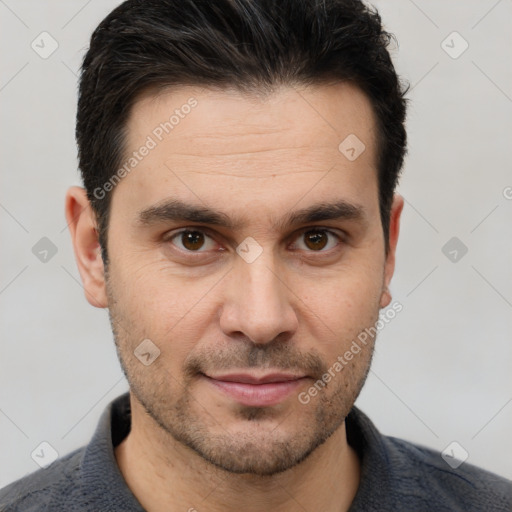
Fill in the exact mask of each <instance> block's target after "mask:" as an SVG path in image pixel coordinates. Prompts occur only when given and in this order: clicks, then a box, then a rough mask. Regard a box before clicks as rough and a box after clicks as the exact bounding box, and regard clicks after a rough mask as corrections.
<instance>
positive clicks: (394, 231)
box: [380, 194, 404, 308]
mask: <svg viewBox="0 0 512 512" xmlns="http://www.w3.org/2000/svg"><path fill="white" fill-rule="evenodd" d="M403 208H404V198H403V197H402V196H401V195H399V194H395V195H394V197H393V203H392V205H391V213H390V219H389V251H388V255H387V256H386V263H385V267H384V288H383V291H382V295H381V297H380V307H381V308H385V307H387V306H389V304H390V302H391V293H390V291H389V284H390V283H391V278H392V277H393V273H394V272H395V255H396V246H397V243H398V233H399V231H400V216H401V214H402V210H403Z"/></svg>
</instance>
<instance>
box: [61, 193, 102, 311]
mask: <svg viewBox="0 0 512 512" xmlns="http://www.w3.org/2000/svg"><path fill="white" fill-rule="evenodd" d="M66 220H67V222H68V227H69V232H70V233H71V240H72V242H73V250H74V252H75V259H76V263H77V266H78V271H79V272H80V276H81V278H82V283H83V286H84V290H85V298H86V299H87V301H88V302H89V304H91V305H92V306H94V307H97V308H106V307H107V304H108V301H107V292H106V286H105V273H104V270H105V269H104V266H103V260H102V259H101V247H100V244H99V241H98V231H97V229H96V215H95V214H94V211H93V209H92V207H91V204H90V202H89V199H88V198H87V193H86V191H85V189H83V188H81V187H71V188H70V189H69V190H68V191H67V193H66Z"/></svg>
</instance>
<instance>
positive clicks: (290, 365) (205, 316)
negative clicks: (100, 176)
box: [66, 84, 403, 512]
mask: <svg viewBox="0 0 512 512" xmlns="http://www.w3.org/2000/svg"><path fill="white" fill-rule="evenodd" d="M191 97H193V98H194V99H195V100H197V106H196V107H195V108H194V109H192V110H191V111H190V113H189V114H187V115H186V116H183V118H180V121H179V123H178V124H177V125H176V126H174V128H173V129H172V131H171V132H170V133H169V134H165V136H164V137H163V138H162V140H161V141H157V144H156V147H154V148H153V149H151V151H150V152H149V154H148V155H147V156H145V157H144V158H143V159H142V160H141V161H140V162H139V163H138V164H137V166H136V168H134V169H133V170H132V171H131V172H130V173H129V174H127V175H126V176H125V177H123V179H122V180H121V181H120V182H119V184H117V185H116V187H115V189H114V191H113V196H112V204H111V217H110V224H109V231H108V254H109V267H108V273H106V272H105V269H104V267H103V262H102V260H101V257H100V250H99V245H98V240H97V232H96V230H95V226H96V224H95V217H94V215H93V213H92V210H91V208H90V206H89V203H88V200H87V198H86V195H85V191H84V190H83V189H81V188H79V187H72V188H71V189H69V191H68V194H67V198H66V215H67V218H68V222H69V225H70V231H71V235H72V239H73V244H74V250H75V255H76V259H77V263H78V267H79V270H80V274H81V277H82V281H83V284H84V289H85V293H86V297H87V299H88V301H89V302H90V303H91V304H92V305H94V306H96V307H101V308H106V307H108V309H109V314H110V318H111V323H112V328H113V332H114V335H115V341H116V347H117V350H118V355H119V358H120V361H121V365H122V367H123V370H124V371H125V374H126V375H127V379H128V382H129V384H130V391H131V395H130V397H131V406H132V430H131V432H130V434H129V435H128V437H127V438H126V439H125V440H124V441H123V442H122V443H121V444H120V445H119V446H118V447H117V448H116V450H115V454H116V459H117V462H118V464H119V467H120V469H121V472H122V474H123V476H124V478H125V479H126V481H127V484H128V485H129V487H130V488H131V490H132V492H133V493H134V494H135V496H136V497H137V499H138V500H139V501H140V502H141V504H142V505H143V506H144V507H145V508H146V509H147V510H149V511H164V510H165V511H174V510H190V509H194V508H195V509H196V510H197V511H199V512H201V511H204V510H207V511H217V510H219V511H220V510H222V511H230V510H248V511H264V510H265V511H266V510H273V511H279V512H281V511H291V510H299V509H302V508H301V507H303V508H304V509H306V510H322V511H340V510H348V508H349V506H350V503H351V502H352V500H353V498H354V496H355V493H356V491H357V486H358V483H359V460H358V458H357V455H356V454H355V452H354V450H353V449H352V448H351V447H350V446H349V445H348V443H347V440H346V434H345V424H344V419H345V417H346V415H347V414H348V412H349V411H350V408H351V407H352V405H353V403H354V401H355V399H356V398H357V396H358V394H359V392H360V390H361V387H362V386H363V384H364V381H365V379H366V375H367V373H368V370H369V366H370V362H371V357H372V353H373V341H374V340H369V343H368V344H367V346H366V347H364V348H363V349H362V350H361V352H360V353H358V354H357V355H356V356H354V358H353V359H352V361H351V362H350V364H349V365H347V366H345V367H344V368H343V370H342V371H340V372H338V373H337V374H336V377H335V378H333V379H332V380H331V381H330V382H329V383H327V385H326V386H325V388H323V389H322V390H321V391H320V392H319V393H318V394H317V395H316V396H315V397H313V398H312V399H311V401H310V402H309V403H308V404H303V403H301V402H300V401H299V400H298V394H299V393H300V392H304V391H307V389H308V388H309V387H310V386H311V385H313V384H314V383H315V382H316V381H317V380H318V379H320V378H321V377H322V375H323V374H324V373H325V371H327V369H328V368H330V367H332V365H333V364H334V363H335V361H336V359H337V357H338V356H340V355H342V354H344V353H345V351H346V350H348V349H349V347H350V345H351V343H352V341H353V340H355V339H356V338H357V335H358V334H359V333H360V332H361V331H363V330H364V329H365V328H368V327H371V326H373V325H374V323H375V322H376V321H377V319H378V314H379V309H380V308H383V307H386V306H387V305H389V303H390V301H391V296H390V294H389V291H388V285H389V282H390V280H391V277H392V274H393V271H394V264H395V248H396V244H397V238H398V230H399V219H400V214H401V211H402V207H403V199H402V198H401V197H400V196H398V195H396V196H395V198H394V202H393V207H392V213H391V222H390V250H389V252H388V254H387V255H386V252H385V243H384V238H383V232H382V224H381V220H380V215H379V202H378V186H377V170H376V164H375V161H376V145H375V144H376V142H375V118H374V115H373V112H372V109H371V105H370V103H369V101H368V99H367V98H366V97H365V95H364V94H363V93H362V92H361V91H360V90H359V89H358V88H356V87H355V86H353V85H350V84H336V85H331V86H315V87H311V88H297V87H295V88H291V87H283V88H280V89H278V90H276V91H274V92H273V93H272V94H270V95H267V96H263V95H260V96H257V95H243V94H241V93H239V92H236V91H230V90H213V89H200V88H197V87H182V88H179V89H175V90H169V91H165V92H163V93H160V94H158V95H155V94H145V95H144V96H142V97H141V98H140V99H139V101H137V102H136V104H135V105H134V107H133V110H132V112H131V116H130V119H129V122H128V133H129V137H128V141H127V155H130V154H131V153H132V151H134V150H137V149H138V148H139V147H140V146H141V145H143V144H144V142H145V141H146V140H147V137H148V135H151V134H152V133H153V130H154V129H155V127H157V126H158V125H159V124H160V123H161V122H163V121H165V120H167V119H168V118H169V115H170V114H172V112H173V111H174V110H175V109H177V108H178V109H179V108H180V107H181V106H182V105H184V104H185V103H187V100H189V99H190V98H191ZM349 134H356V135H357V137H358V138H359V139H360V140H361V141H362V142H363V143H364V144H365V150H364V151H363V152H362V153H361V155H360V156H359V157H358V158H356V159H355V160H354V161H350V160H349V159H347V158H346V157H345V156H344V155H343V154H342V153H341V152H340V151H339V150H338V146H339V144H340V142H341V141H343V140H344V139H345V138H346V137H347V136H348V135H349ZM153 138H155V137H153ZM155 140H156V139H155ZM169 199H179V200H181V201H183V202H185V203H187V204H192V205H195V206H199V207H207V208H210V209H213V210H217V211H220V212H223V213H224V214H225V216H226V217H228V218H229V219H232V220H233V221H237V222H238V225H237V226H234V227H231V228H227V227H219V226H216V225H208V224H204V223H201V222H191V221H189V220H183V221H180V220H166V219H160V220H159V221H158V222H146V223H145V222H141V220H140V212H142V211H144V210H147V209H149V208H151V207H154V206H155V205H162V204H163V202H165V201H166V200H169ZM338 201H345V202H346V203H349V204H351V205H354V206H355V207H356V208H357V209H358V212H359V215H358V216H355V217H354V216H349V217H347V218H345V217H344V218H341V219H329V220H321V221H314V222H307V223H303V222H301V223H296V224H293V225H288V224H285V223H284V221H285V219H286V217H287V216H289V215H290V213H291V212H294V211H297V210H300V209H304V208H308V207H310V206H312V205H316V204H320V203H322V204H325V203H335V202H338ZM184 228H188V229H190V230H198V231H200V233H195V235H193V236H194V237H195V238H193V243H190V239H189V238H187V237H183V236H182V235H178V236H176V233H177V232H178V231H179V230H183V229H184ZM311 230H313V232H311ZM326 230H328V231H326ZM247 237H252V238H253V239H255V240H256V241H257V243H258V244H259V247H260V248H261V250H262V252H261V254H260V255H259V256H258V257H257V258H256V259H255V260H254V261H252V262H250V263H248V262H247V261H245V260H244V259H243V258H242V257H241V256H240V255H239V254H238V253H237V252H236V249H237V247H238V246H239V245H240V244H242V242H243V241H244V240H245V239H246V238H247ZM144 339H150V340H151V342H152V343H153V344H154V345H155V346H156V347H158V349H159V350H160V355H159V356H158V357H157V358H156V359H155V360H154V362H153V363H152V364H150V365H148V366H146V365H144V364H142V363H141V361H140V360H139V359H138V358H137V357H135V355H134V350H135V349H136V348H137V346H139V344H140V343H141V342H142V340H144ZM238 371H240V372H246V373H247V372H249V373H251V374H252V375H254V376H261V375H264V374H268V373H270V372H272V371H276V372H277V371H288V372H293V373H294V374H298V375H303V376H305V378H304V379H303V380H302V381H301V382H300V383H299V386H298V388H297V389H295V390H294V391H293V392H292V393H291V394H290V395H288V396H287V397H286V398H284V399H283V400H282V401H281V402H279V403H277V404H276V405H271V406H261V407H258V406H248V405H242V404H240V403H239V402H238V401H236V400H234V399H233V398H232V397H230V396H228V395H226V394H225V393H223V392H222V391H219V390H218V388H217V387H215V386H213V385H212V384H211V381H209V380H208V379H207V378H205V377H204V376H203V375H201V373H203V374H207V375H210V376H212V375H215V374H217V375H218V374H219V373H227V372H238Z"/></svg>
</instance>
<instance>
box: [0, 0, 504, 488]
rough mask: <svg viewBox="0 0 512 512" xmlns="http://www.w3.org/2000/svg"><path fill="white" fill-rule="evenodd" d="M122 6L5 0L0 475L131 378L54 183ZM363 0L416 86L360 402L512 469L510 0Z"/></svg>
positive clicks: (26, 463) (67, 441)
mask: <svg viewBox="0 0 512 512" xmlns="http://www.w3.org/2000/svg"><path fill="white" fill-rule="evenodd" d="M117 4H118V2H117V1H112V0H110V1H105V0H89V1H88V2H87V1H84V0H80V1H78V0H73V1H67V2H59V1H56V0H53V1H48V0H46V1H41V0H37V1H36V0H34V1H27V0H17V1H14V0H0V24H1V25H0V34H1V35H0V37H1V45H0V49H1V50H0V51H1V53H2V61H1V62H2V65H1V70H2V74H1V79H0V102H1V112H2V123H1V130H2V131H1V140H2V153H1V165H2V172H1V188H0V190H1V193H0V222H1V230H2V251H1V255H0V257H1V262H0V269H1V271H0V308H1V309H0V312H1V313H0V314H1V334H2V342H1V345H0V350H1V354H0V364H1V372H0V389H1V390H2V392H1V396H0V443H1V444H0V460H2V464H1V465H0V487H1V486H3V485H5V484H7V483H9V482H10V481H12V480H14V479H16V478H18V477H20V476H22V475H24V474H26V473H28V472H31V471H33V470H35V469H37V468H38V466H37V465H36V463H35V462H34V461H33V460H32V458H31V452H32V451H33V450H34V449H35V448H36V447H37V446H39V444H40V443H41V442H42V441H47V442H49V443H50V444H51V445H52V446H53V447H54V448H55V449H56V450H57V451H58V453H59V454H60V455H64V454H66V453H68V452H69V451H71V450H72V449H74V448H77V447H79V446H81V445H83V444H84V443H86V442H87V441H88V440H89V438H90V436H91V435H92V433H93V430H94V428H95V426H96V422H97V420H98V418H99V416H100V414H101V412H102V411H103V409H104V407H105V406H106V405H107V403H108V402H109V401H111V400H112V399H113V398H115V397H116V396H118V395H119V394H121V393H122V392H124V391H125V390H126V389H127V384H126V381H125V380H124V377H123V376H122V372H121V369H120V366H119V363H118V362H117V358H116V354H115V350H114V344H113V341H112V335H111V331H110V325H109V322H108V316H107V312H106V311H105V310H99V309H95V308H93V307H91V306H89V304H88V303H87V302H86V300H85V298H84V294H83V290H82V287H81V284H80V278H79V274H78V272H77V269H76V265H75V262H74V258H73V254H72V248H71V243H70V238H69V232H68V230H67V229H66V221H65V219H64V194H65V191H66V188H67V187H68V186H69V185H72V184H80V181H79V177H78V173H77V162H76V148H75V141H74V117H75V108H76V84H77V77H76V74H77V71H78V68H79V65H80V63H81V58H82V56H83V54H84V50H85V48H86V47H87V45H88V40H89V37H90V34H91V32H92V30H93V29H94V28H95V26H96V25H97V24H98V23H99V22H100V21H101V20H102V19H103V17H104V16H105V15H106V14H107V13H108V12H109V11H110V10H111V9H112V8H113V7H114V6H115V5H117ZM375 5H376V6H377V7H378V8H379V9H380V10H381V14H382V16H383V19H384V20H385V24H386V26H387V28H388V29H389V30H390V31H392V32H394V33H395V34H396V36H397V38H398V41H399V49H397V50H396V51H395V52H394V58H395V62H396V65H397V68H398V70H399V72H400V73H401V74H403V75H404V77H405V78H406V79H408V80H409V81H410V83H411V85H412V86H413V88H412V91H411V93H410V94H409V97H410V98H411V100H412V104H411V106H410V112H409V120H408V132H409V141H410V142H409V151H410V153H409V156H408V158H407V161H406V166H405V171H404V172H405V174H404V176H403V179H402V181H401V186H400V192H401V194H402V195H403V196H404V197H405V199H406V207H405V210H404V214H403V222H402V232H401V239H400V242H399V246H398V263H397V270H396V275H395V278H394V281H393V285H392V292H393V294H394V299H395V300H398V301H400V302H401V303H402V304H403V311H402V312H401V313H400V314H399V315H397V317H396V318H395V319H394V320H393V321H392V322H391V323H390V324H389V325H388V326H387V327H386V328H385V329H384V330H383V331H382V332H381V334H380V338H379V341H378V345H377V354H376V357H375V360H374V365H373V368H372V373H371V374H370V377H369V379H368V382H367V384H366V387H365V388H364V390H363V392H362V395H361V396H360V398H359V400H358V405H359V406H360V407H361V408H362V409H363V410H364V411H365V412H366V413H367V414H369V416H370V417H371V418H372V419H373V420H374V422H375V423H376V424H377V426H378V427H379V428H380V429H381V430H382V432H384V433H386V434H390V435H394V436H397V437H403V438H405V439H408V440H411V441H415V442H418V443H421V444H424V445H428V446H431V447H434V448H436V449H437V450H439V452H441V451H442V450H443V449H444V448H445V447H446V446H448V445H449V444H450V443H451V442H452V441H457V442H458V443H459V444H460V445H461V446H462V447H463V448H464V449H465V450H466V451H467V452H468V453H469V458H468V462H471V463H474V464H477V465H481V466H483V467H485V468H488V469H490V470H492V471H495V472H497V473H500V474H502V475H505V476H507V477H509V478H512V462H511V460H512V457H511V454H512V437H511V435H510V432H512V379H511V372H510V369H511V367H512V343H511V332H512V314H511V313H512V287H511V283H512V270H511V265H510V261H511V254H512V236H511V235H512V233H511V231H512V230H511V227H510V226H511V220H512V200H510V199H507V197H506V196H507V195H508V197H509V198H510V197H511V196H512V189H510V188H509V189H507V187H512V172H511V171H512V167H511V161H512V150H511V143H512V139H511V135H512V99H511V97H512V71H511V66H510V63H511V62H512V36H511V34H512V22H511V20H512V2H511V1H510V0H501V1H496V0H479V1H476V0H471V1H467V0H464V1H463V0H457V1H455V0H451V1H447V0H435V1H432V0H431V1H426V0H415V1H414V2H413V1H412V0H393V1H391V0H386V1H378V2H376V3H375ZM43 31H47V32H49V33H50V34H51V35H52V37H53V38H55V40H57V42H58V44H59V47H58V49H57V50H56V51H55V52H54V53H53V54H52V55H51V56H50V57H49V58H47V59H42V58H41V57H40V56H39V55H38V54H36V53H35V52H34V51H33V50H32V48H31V42H32V41H33V40H34V39H35V38H36V37H37V36H38V35H39V34H40V33H41V32H43ZM453 31H457V32H458V33H459V34H460V35H461V36H462V37H463V38H464V40H466V41H467V42H468V43H469V48H468V49H467V50H466V51H465V52H464V53H463V54H462V55H460V57H458V58H457V59H454V58H452V57H450V56H449V55H448V54H447V53H446V52H445V51H444V49H443V48H442V46H441V44H442V41H443V40H445V39H446V37H447V36H448V35H449V34H451V33H452V32H453ZM457 37H458V36H456V37H455V39H454V38H453V37H451V38H449V39H448V40H447V41H446V43H445V45H448V46H451V47H452V48H451V50H450V51H451V52H452V53H453V52H457V51H459V50H460V49H461V48H462V46H461V44H462V43H463V41H462V40H461V39H457ZM507 191H508V194H507ZM454 236H455V237H458V238H459V239H460V240H461V241H462V242H463V243H464V244H465V245H466V246H467V247H468V249H469V250H468V253H467V254H466V255H465V256H463V257H462V258H460V259H459V260H458V261H457V262H455V263H454V262H452V261H450V260H449V259H448V258H447V257H446V256H445V255H444V254H443V252H442V250H441V249H442V247H443V246H444V244H445V243H446V242H447V241H448V240H449V239H451V238H452V237H454ZM42 237H48V238H49V239H50V240H51V241H52V242H53V243H54V244H55V245H56V247H57V249H58V252H57V254H56V255H55V256H54V257H53V258H51V259H50V260H49V261H48V262H46V263H42V262H41V261H39V259H38V258H36V257H35V255H34V254H33V253H32V247H33V246H34V244H36V242H38V240H40V239H41V238H42ZM440 456H441V455H440Z"/></svg>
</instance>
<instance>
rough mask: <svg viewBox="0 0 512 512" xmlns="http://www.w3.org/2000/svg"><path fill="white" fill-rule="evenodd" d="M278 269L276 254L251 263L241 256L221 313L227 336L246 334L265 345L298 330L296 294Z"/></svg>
mask: <svg viewBox="0 0 512 512" xmlns="http://www.w3.org/2000/svg"><path fill="white" fill-rule="evenodd" d="M277 272H278V269H277V266H276V265H275V264H274V262H273V256H272V255H270V256H269V257H265V256H264V253H263V254H262V255H261V256H260V257H259V258H258V259H257V260H256V261H254V262H252V263H247V262H245V261H244V260H243V259H242V258H240V259H239V260H238V261H237V262H236V263H235V267H234V268H233V270H232V271H231V272H230V276H229V283H228V285H227V286H228V289H227V292H226V300H225V302H224V304H223V308H222V312H221V315H220V327H221V329H222V330H223V332H224V333H225V334H226V335H227V336H231V337H233V336H235V337H236V336H242V335H243V336H244V337H247V338H248V339H250V340H251V341H252V342H253V343H255V344H258V345H262V344H267V343H270V342H271V341H272V340H275V339H276V338H277V337H278V336H283V337H284V336H285V335H286V337H288V336H290V335H292V334H293V333H295V331H296V330H297V326H298V319H297V314H296V311H295V309H294V307H293V302H294V295H293V292H292V291H291V290H290V289H289V288H288V287H287V284H285V282H284V279H283V278H282V277H280V276H278V274H277ZM286 337H285V339H286Z"/></svg>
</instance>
